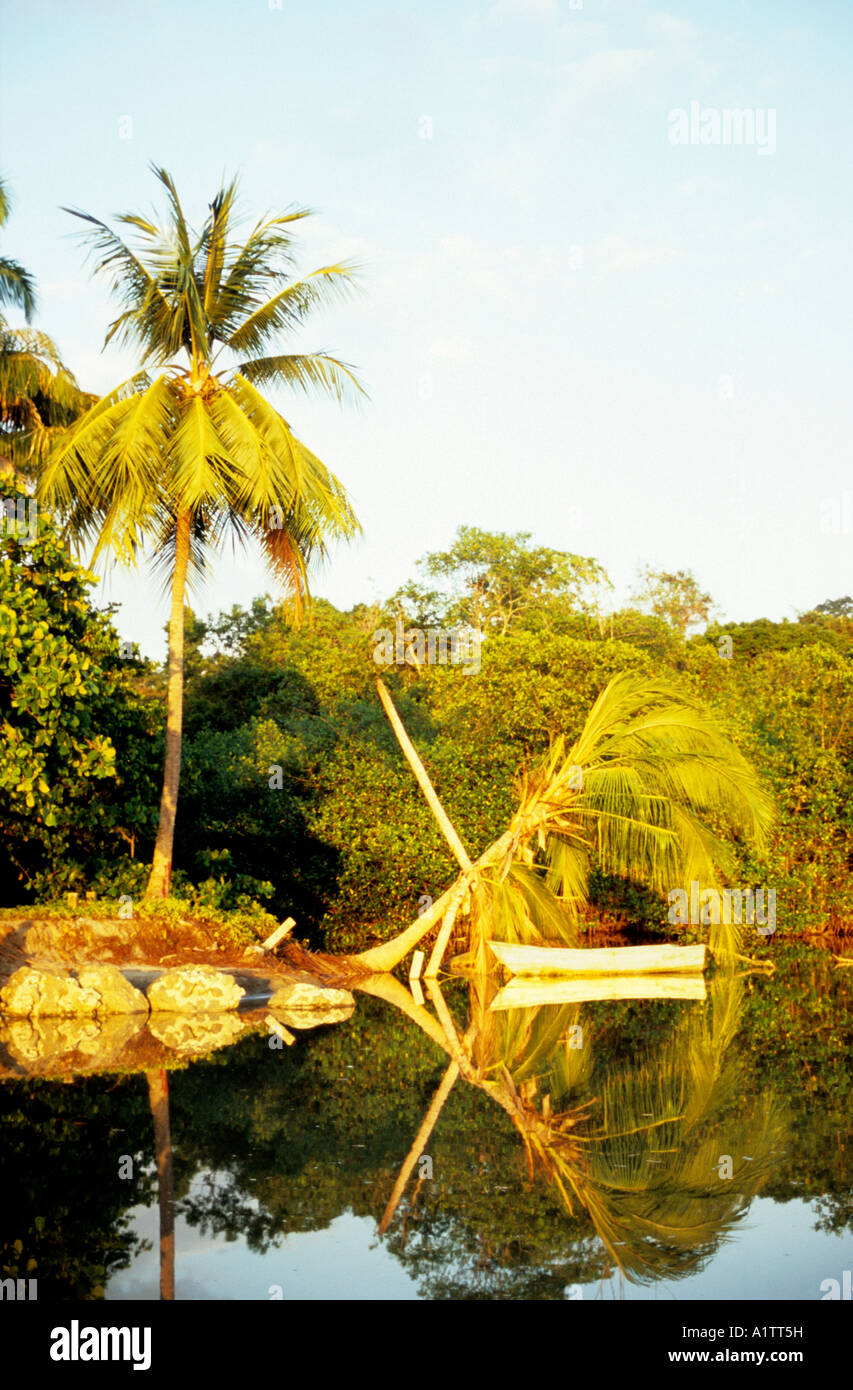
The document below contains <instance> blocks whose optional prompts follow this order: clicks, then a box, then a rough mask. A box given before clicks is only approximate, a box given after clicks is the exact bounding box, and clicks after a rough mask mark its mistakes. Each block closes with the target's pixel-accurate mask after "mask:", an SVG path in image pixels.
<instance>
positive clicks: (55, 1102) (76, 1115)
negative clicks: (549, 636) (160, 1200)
mask: <svg viewBox="0 0 853 1390" xmlns="http://www.w3.org/2000/svg"><path fill="white" fill-rule="evenodd" d="M105 1089H106V1087H105V1084H104V1082H103V1081H102V1080H100V1079H87V1080H81V1081H78V1082H77V1084H76V1085H75V1087H74V1088H73V1090H71V1089H69V1088H68V1087H66V1086H64V1085H61V1084H57V1083H49V1082H44V1081H27V1082H17V1081H11V1082H10V1081H7V1082H5V1083H4V1084H3V1086H2V1087H0V1120H1V1121H2V1128H3V1143H2V1147H0V1183H2V1188H3V1191H4V1193H6V1195H7V1200H6V1201H5V1202H4V1203H3V1212H2V1216H0V1278H7V1277H15V1278H17V1277H24V1276H25V1275H26V1276H28V1277H34V1278H37V1279H38V1281H39V1286H38V1288H39V1298H40V1299H44V1300H48V1301H51V1300H54V1299H78V1298H100V1297H102V1295H103V1286H104V1284H105V1283H106V1280H107V1278H108V1277H109V1275H110V1274H112V1273H114V1272H115V1271H117V1270H120V1269H127V1268H128V1266H129V1265H130V1263H131V1260H132V1259H133V1258H134V1256H135V1255H136V1254H138V1252H139V1251H140V1250H142V1249H144V1248H146V1246H145V1244H144V1243H143V1242H141V1241H140V1239H139V1238H138V1237H137V1236H136V1235H134V1234H133V1232H132V1231H130V1230H129V1229H128V1222H129V1218H128V1216H127V1214H126V1213H127V1211H128V1209H129V1208H131V1207H133V1206H136V1205H137V1204H138V1203H145V1204H147V1203H149V1202H151V1201H152V1200H156V1178H152V1173H151V1170H150V1169H149V1170H146V1169H145V1168H144V1167H143V1166H142V1165H141V1164H140V1162H139V1161H138V1156H139V1155H141V1154H143V1153H147V1152H149V1151H150V1146H151V1138H150V1124H151V1122H150V1115H149V1113H148V1107H147V1105H146V1104H145V1101H144V1098H143V1095H142V1092H141V1090H140V1088H139V1086H138V1083H137V1082H136V1080H135V1079H133V1080H131V1081H130V1082H126V1083H124V1084H120V1085H119V1087H118V1090H117V1091H116V1092H115V1093H114V1094H112V1095H110V1096H109V1098H108V1100H107V1102H106V1103H104V1099H105V1098H104V1092H105ZM81 1116H83V1117H84V1118H81ZM123 1154H129V1155H131V1156H132V1157H134V1164H133V1173H134V1176H133V1177H132V1178H128V1179H124V1180H123V1179H121V1178H120V1177H119V1158H120V1156H121V1155H123Z"/></svg>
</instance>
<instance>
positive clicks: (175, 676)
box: [145, 511, 190, 898]
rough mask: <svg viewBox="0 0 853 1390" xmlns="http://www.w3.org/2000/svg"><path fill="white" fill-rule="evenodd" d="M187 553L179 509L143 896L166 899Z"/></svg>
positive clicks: (185, 519)
mask: <svg viewBox="0 0 853 1390" xmlns="http://www.w3.org/2000/svg"><path fill="white" fill-rule="evenodd" d="M189 556H190V513H189V512H188V511H185V512H181V513H180V515H179V516H178V520H177V526H176V528H175V569H174V572H173V574H172V611H171V614H170V616H169V685H168V691H167V695H166V710H167V714H166V766H165V768H164V770H163V794H162V796H161V798H160V824H159V826H158V827H157V842H156V844H155V846H154V862H153V864H152V866H151V876H150V878H149V880H148V887H147V888H146V889H145V896H146V898H167V897H168V896H169V888H170V885H171V880H172V845H173V843H174V839H175V816H176V815H177V810H178V783H179V781H180V777H181V732H182V728H183V717H184V590H185V588H186V582H187V565H188V563H189Z"/></svg>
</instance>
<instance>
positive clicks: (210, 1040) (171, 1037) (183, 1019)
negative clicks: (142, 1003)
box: [148, 1013, 246, 1056]
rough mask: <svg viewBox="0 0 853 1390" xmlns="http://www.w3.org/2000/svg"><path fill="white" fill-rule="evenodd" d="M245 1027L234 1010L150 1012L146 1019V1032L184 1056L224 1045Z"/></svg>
mask: <svg viewBox="0 0 853 1390" xmlns="http://www.w3.org/2000/svg"><path fill="white" fill-rule="evenodd" d="M245 1027H246V1024H245V1021H244V1020H243V1019H242V1018H240V1017H239V1015H238V1014H235V1013H206V1014H186V1013H185V1014H168V1013H154V1014H152V1015H151V1017H150V1019H149V1020H148V1031H149V1032H150V1033H152V1034H153V1036H154V1037H155V1038H157V1040H158V1041H159V1042H161V1043H163V1045H164V1047H168V1048H171V1049H172V1051H173V1052H180V1053H183V1055H184V1056H189V1055H195V1054H197V1053H201V1052H213V1051H214V1050H215V1049H216V1048H217V1047H227V1046H228V1044H229V1043H233V1042H234V1041H235V1040H236V1039H237V1038H238V1037H239V1036H240V1034H241V1033H242V1032H243V1030H244V1028H245Z"/></svg>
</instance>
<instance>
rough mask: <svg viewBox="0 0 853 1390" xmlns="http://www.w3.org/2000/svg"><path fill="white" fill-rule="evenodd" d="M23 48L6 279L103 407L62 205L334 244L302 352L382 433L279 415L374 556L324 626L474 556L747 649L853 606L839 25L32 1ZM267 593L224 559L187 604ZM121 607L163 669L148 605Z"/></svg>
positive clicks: (850, 10)
mask: <svg viewBox="0 0 853 1390" xmlns="http://www.w3.org/2000/svg"><path fill="white" fill-rule="evenodd" d="M3 32H4V43H3V51H2V55H0V173H2V176H3V177H4V178H5V179H6V180H7V182H8V184H9V186H10V189H11V192H12V194H13V197H14V206H13V211H12V216H11V217H10V220H9V221H8V223H7V224H6V226H5V227H4V228H3V229H2V232H0V252H2V254H5V255H8V256H14V257H15V258H16V259H18V260H20V261H22V262H23V263H24V264H25V265H26V266H27V267H28V268H29V269H30V270H32V271H33V273H34V274H35V276H36V277H37V281H38V285H39V291H40V298H39V315H38V319H37V326H38V327H40V328H42V329H43V330H44V331H46V332H48V333H50V334H51V336H52V337H53V338H54V339H55V340H56V342H57V343H58V345H59V347H60V349H61V351H62V354H63V356H64V358H65V360H66V361H67V363H68V364H69V366H70V367H71V368H72V370H73V371H74V372H75V373H76V375H77V377H78V379H79V381H80V383H81V385H82V386H84V387H85V388H86V389H88V390H92V391H105V390H108V389H109V388H111V387H112V386H114V385H116V384H117V383H118V382H119V381H122V380H124V379H125V378H126V377H127V376H128V375H130V374H131V372H132V371H133V370H134V367H135V365H136V364H135V362H134V360H133V356H132V354H131V353H129V352H127V351H118V350H116V349H114V348H113V347H110V348H108V349H106V350H105V351H102V350H101V349H102V344H103V339H104V335H105V331H106V327H107V325H108V323H109V322H110V320H111V318H112V317H114V316H115V308H114V305H113V303H112V302H111V300H110V297H109V293H108V286H107V285H106V283H105V282H101V281H99V280H93V279H92V278H91V277H90V270H91V266H90V265H89V264H87V262H86V259H85V248H84V247H83V246H82V245H81V243H80V241H79V239H77V238H75V237H74V235H73V232H74V230H75V223H74V219H73V218H71V217H70V216H69V215H68V214H67V213H66V212H63V211H62V207H63V206H72V207H77V208H81V209H83V210H84V211H87V212H90V213H94V214H95V215H96V216H99V217H101V218H103V219H104V220H107V221H110V220H111V218H112V217H114V215H115V214H117V213H121V212H126V211H132V212H140V213H145V214H150V212H151V211H152V210H162V206H163V204H162V200H161V199H159V197H158V193H159V185H158V184H157V183H156V181H155V179H154V177H153V175H152V173H151V172H150V168H149V165H150V164H151V162H152V161H153V162H155V163H156V164H158V165H160V166H163V167H165V168H166V169H168V170H169V171H170V173H171V174H172V175H173V177H174V179H175V181H176V184H177V186H178V189H179V192H180V195H181V198H182V201H183V204H184V207H185V209H186V210H187V213H188V215H189V216H190V218H191V220H192V221H193V222H195V223H197V224H200V223H201V222H202V221H203V220H204V216H205V214H206V211H207V205H208V203H209V202H210V199H211V198H212V196H213V194H214V192H215V191H216V189H217V187H218V186H219V184H220V181H221V179H222V177H223V175H225V176H227V177H230V176H231V175H233V174H237V175H238V176H239V179H240V189H241V208H242V210H243V212H244V214H245V217H246V218H247V220H248V223H251V222H254V221H255V220H256V219H257V218H258V217H259V216H261V215H262V214H263V213H266V212H275V211H280V210H283V209H285V208H287V207H290V206H292V205H294V204H299V205H300V206H304V207H309V208H311V209H312V210H316V211H315V213H314V215H312V216H311V217H310V218H307V219H305V221H303V222H302V223H300V240H299V247H298V266H299V269H300V270H302V271H308V270H312V269H315V268H316V267H318V266H320V265H323V264H327V263H330V262H336V261H339V260H341V259H346V258H353V259H356V260H357V261H358V262H359V264H360V266H361V272H360V290H359V293H358V294H357V295H356V296H355V297H353V298H352V299H350V300H349V301H348V302H347V303H346V304H342V305H339V306H336V307H335V308H334V309H329V310H325V311H324V312H323V313H322V314H321V315H318V316H317V317H316V318H314V317H312V319H311V320H310V321H308V322H306V324H305V325H304V328H303V330H302V332H301V333H300V334H299V336H298V337H297V338H293V339H291V340H289V341H287V340H286V341H285V343H283V347H282V350H284V351H295V350H314V349H325V350H328V351H332V352H335V353H336V354H337V355H338V356H340V357H341V358H343V359H344V360H345V361H347V362H349V363H352V364H353V365H354V366H355V367H356V369H357V371H358V373H359V375H360V378H361V379H362V381H363V382H364V384H365V386H366V389H367V391H368V393H369V401H368V402H367V403H366V404H365V405H363V406H362V407H360V408H358V409H356V408H353V407H351V406H346V407H340V406H338V405H337V404H336V403H335V402H332V401H329V400H327V399H310V400H309V399H307V398H305V397H302V396H298V397H287V396H284V395H281V396H279V395H276V394H273V395H272V396H271V399H273V400H274V402H275V404H276V405H277V407H278V408H279V409H280V410H281V411H282V413H283V414H284V415H285V416H286V418H287V419H288V420H289V422H290V424H291V426H292V427H293V429H294V430H295V432H296V433H297V434H298V435H299V437H300V438H301V439H303V440H304V441H305V443H306V444H308V445H309V447H310V448H311V449H312V450H313V451H314V452H315V453H316V454H318V455H319V457H320V458H321V459H322V460H323V462H324V463H325V464H326V465H327V466H328V467H329V468H331V469H332V471H333V472H334V473H336V474H337V476H338V477H339V478H340V479H341V480H342V482H343V483H344V485H345V486H346V488H347V490H348V491H349V493H350V496H351V498H352V500H353V503H354V506H355V509H356V512H357V514H358V517H359V519H360V521H361V524H362V527H363V535H362V536H361V537H360V538H359V539H358V540H357V541H355V542H353V543H351V544H350V545H349V546H347V547H339V548H337V549H336V550H334V551H333V552H332V555H331V557H330V560H329V562H328V563H327V565H326V566H325V567H324V568H323V569H322V570H321V571H319V572H318V573H317V574H316V576H315V578H314V582H313V589H314V592H315V593H317V594H319V595H322V596H323V597H326V598H328V599H330V600H331V601H332V602H333V603H334V604H336V605H337V606H338V607H340V608H349V607H351V606H352V605H353V604H355V603H359V602H372V601H375V600H377V599H379V598H381V597H384V596H386V595H388V594H390V593H391V592H392V591H393V590H394V589H395V588H397V587H398V586H399V585H400V584H401V583H403V582H404V581H405V580H407V579H408V578H411V577H413V575H414V572H415V571H414V562H415V560H416V559H417V558H418V557H420V556H422V555H423V554H425V553H426V552H429V551H434V550H441V549H446V548H447V547H448V546H449V544H450V543H451V541H452V538H453V535H454V533H455V531H456V528H457V527H458V526H459V525H473V526H479V527H481V528H483V529H485V530H489V531H505V532H517V531H526V532H530V533H531V534H532V536H533V539H534V542H535V543H536V544H540V545H547V546H552V547H555V548H558V549H561V550H567V551H571V552H573V553H576V554H580V555H586V556H593V557H595V558H596V559H597V560H599V561H600V562H601V563H602V564H603V565H604V567H605V569H606V570H607V571H608V573H609V575H610V577H611V579H612V581H613V584H614V604H618V603H621V602H625V601H626V600H627V599H628V597H629V595H630V593H631V590H632V589H633V587H634V585H635V581H636V576H637V572H638V569H639V567H640V566H642V565H651V566H652V567H654V568H660V569H666V570H679V569H689V570H692V571H693V573H694V574H695V575H696V577H697V579H698V580H699V582H700V584H701V586H702V588H703V589H706V590H708V591H709V592H710V593H711V595H712V597H713V598H714V600H715V602H716V604H717V606H718V609H719V611H720V612H721V614H722V615H723V617H724V619H726V620H728V621H732V622H736V621H740V620H745V619H749V618H757V617H769V618H773V619H777V620H779V619H782V618H789V619H795V618H796V615H797V613H798V612H802V611H804V610H806V609H809V608H811V607H813V606H814V605H815V604H817V603H819V602H821V601H822V600H824V599H827V598H836V597H840V596H842V595H845V594H849V593H851V592H853V566H852V565H851V554H853V459H851V423H852V422H851V409H853V408H852V407H851V390H850V367H849V364H850V347H851V341H850V340H851V320H852V319H853V315H851V305H850V297H851V294H850V291H851V285H853V277H851V274H850V268H849V252H850V240H851V238H850V227H851V216H852V215H853V181H851V179H850V175H849V149H850V146H851V134H853V131H851V126H852V125H853V103H851V100H850V96H849V54H850V51H851V47H853V6H851V5H850V4H849V2H848V0H837V2H836V0H811V3H810V4H809V5H807V6H803V5H802V4H793V3H788V0H718V3H715V4H713V5H712V4H709V3H707V0H706V3H702V4H699V3H682V4H678V5H674V4H673V5H669V6H668V7H667V8H658V7H657V5H656V4H654V3H648V4H647V3H644V0H583V3H582V4H581V3H579V2H578V0H452V2H450V0H448V2H447V3H445V0H438V2H437V0H421V3H419V4H414V3H412V2H411V0H404V2H403V3H397V4H394V3H370V0H358V3H350V0H333V2H330V0H311V3H303V4H298V3H294V0H281V2H280V3H279V0H137V3H135V4H132V5H128V4H123V3H118V2H117V0H28V3H27V5H12V4H11V3H7V5H6V8H5V13H4V18H3ZM732 110H736V111H739V112H741V113H744V112H746V113H748V117H746V116H744V117H742V118H741V119H740V121H739V122H738V121H736V122H735V123H734V124H732V123H731V121H730V120H727V119H726V117H725V112H726V111H729V112H730V111H732ZM679 112H681V113H683V115H679V114H678V113H679ZM738 124H739V125H740V134H741V137H742V138H741V140H740V142H737V141H736V139H735V135H736V134H737V133H738V131H737V126H738ZM263 592H270V593H273V594H274V593H275V589H274V585H273V582H272V581H271V579H270V578H269V577H268V575H267V574H266V573H265V571H264V569H263V566H262V564H261V562H260V560H259V558H257V557H255V556H253V555H249V554H247V553H245V552H241V551H238V552H237V554H236V555H232V553H231V551H230V550H228V551H226V552H225V553H224V554H223V556H222V559H221V562H220V563H219V564H218V565H217V566H216V569H215V571H214V572H213V573H212V575H211V577H210V579H209V580H208V582H207V584H206V586H205V587H204V589H203V590H202V591H200V592H199V593H198V594H196V595H193V596H192V598H191V600H190V601H191V603H192V606H193V608H194V609H195V611H196V612H197V613H199V614H200V615H202V616H204V615H205V614H207V613H216V612H218V611H220V610H222V609H230V608H231V606H232V604H235V603H239V604H243V605H247V604H249V603H250V602H251V599H252V598H253V597H254V596H255V595H256V594H260V593H263ZM96 601H97V602H99V603H102V602H116V603H118V604H119V605H120V609H119V612H118V614H117V617H116V622H117V625H118V626H119V628H120V630H121V633H122V636H123V637H124V638H126V639H129V640H133V641H135V642H138V643H139V645H140V648H141V650H142V651H143V652H144V653H145V654H147V655H150V656H154V657H157V658H160V657H162V656H163V654H164V649H165V638H164V634H163V628H164V624H165V622H166V620H167V603H166V598H165V596H164V595H163V594H162V590H161V583H160V581H159V580H158V579H156V578H154V577H153V576H152V575H151V574H150V573H148V572H147V571H146V570H142V571H140V572H138V573H136V574H128V573H126V572H121V571H113V572H112V573H111V574H110V575H108V576H106V577H105V579H104V581H103V582H102V584H101V586H100V588H99V589H98V590H97V595H96Z"/></svg>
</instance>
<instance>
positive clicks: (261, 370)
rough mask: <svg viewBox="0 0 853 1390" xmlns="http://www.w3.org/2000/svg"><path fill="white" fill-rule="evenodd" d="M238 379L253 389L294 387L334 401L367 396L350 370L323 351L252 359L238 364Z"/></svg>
mask: <svg viewBox="0 0 853 1390" xmlns="http://www.w3.org/2000/svg"><path fill="white" fill-rule="evenodd" d="M237 370H238V372H239V373H240V375H241V376H243V377H245V378H246V380H247V381H251V382H252V383H253V385H256V386H267V385H270V384H271V383H272V384H276V385H284V386H292V387H297V388H298V389H299V390H301V391H304V392H305V393H306V395H307V394H309V393H310V392H311V391H312V390H320V391H322V392H325V393H326V394H327V395H329V396H333V397H334V399H335V400H337V401H344V400H348V399H353V398H357V397H359V396H365V395H366V394H367V393H366V392H365V390H364V387H363V386H362V385H361V383H360V382H359V380H358V378H357V377H356V375H355V373H354V371H353V369H352V367H350V366H349V365H348V364H347V363H346V362H340V361H339V360H338V359H337V358H336V357H331V356H329V354H328V353H325V352H310V353H291V354H289V355H285V356H279V357H255V358H251V359H250V360H249V361H248V362H241V363H240V366H239V367H238V368H237Z"/></svg>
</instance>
